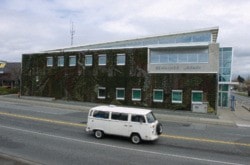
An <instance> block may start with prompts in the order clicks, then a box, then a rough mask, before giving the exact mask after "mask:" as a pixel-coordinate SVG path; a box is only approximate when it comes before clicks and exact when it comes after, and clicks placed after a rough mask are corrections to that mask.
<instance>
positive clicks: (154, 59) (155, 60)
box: [150, 55, 160, 64]
mask: <svg viewBox="0 0 250 165" xmlns="http://www.w3.org/2000/svg"><path fill="white" fill-rule="evenodd" d="M150 63H151V64H159V63H160V56H159V55H151V56H150Z"/></svg>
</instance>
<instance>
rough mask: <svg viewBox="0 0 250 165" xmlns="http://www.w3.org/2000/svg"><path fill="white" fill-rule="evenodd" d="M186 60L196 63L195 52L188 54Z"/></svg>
mask: <svg viewBox="0 0 250 165" xmlns="http://www.w3.org/2000/svg"><path fill="white" fill-rule="evenodd" d="M188 62H192V63H197V54H188Z"/></svg>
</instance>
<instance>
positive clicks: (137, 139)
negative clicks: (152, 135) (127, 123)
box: [131, 133, 141, 144]
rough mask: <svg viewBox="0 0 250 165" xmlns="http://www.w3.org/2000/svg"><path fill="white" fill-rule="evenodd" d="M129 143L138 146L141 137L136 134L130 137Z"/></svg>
mask: <svg viewBox="0 0 250 165" xmlns="http://www.w3.org/2000/svg"><path fill="white" fill-rule="evenodd" d="M131 141H132V143H134V144H139V143H140V142H141V137H140V135H138V134H137V133H134V134H132V135H131Z"/></svg>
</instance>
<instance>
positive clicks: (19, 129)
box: [0, 100, 250, 165]
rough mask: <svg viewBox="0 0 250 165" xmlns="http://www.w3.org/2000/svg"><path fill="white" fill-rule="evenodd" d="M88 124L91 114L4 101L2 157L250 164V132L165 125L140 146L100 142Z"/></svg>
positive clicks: (0, 105) (0, 106)
mask: <svg viewBox="0 0 250 165" xmlns="http://www.w3.org/2000/svg"><path fill="white" fill-rule="evenodd" d="M83 109H84V107H83ZM86 120H87V111H78V110H72V109H66V108H62V107H60V108H57V107H48V106H47V105H44V106H43V105H41V104H38V105H37V104H32V103H28V102H23V103H18V102H12V101H9V102H6V101H1V100H0V154H1V153H4V154H7V155H10V156H13V157H18V158H22V159H25V160H28V161H31V162H32V163H31V164H33V163H37V164H56V165H57V164H58V165H64V164H65V165H73V164H77V165H78V164H94V165H95V164H102V165H103V164H139V165H140V164H143V165H147V164H157V165H160V164H192V165H194V164H226V165H236V164H249V162H250V129H249V128H241V127H226V126H219V125H206V124H195V123H174V122H166V121H161V122H162V123H163V126H164V133H163V135H162V136H161V137H160V139H159V140H157V141H156V142H143V143H142V144H140V145H134V144H132V143H131V142H130V141H129V140H128V139H127V138H120V137H114V136H106V137H105V138H103V139H95V138H94V136H93V135H92V134H89V133H86V132H85V126H86V125H85V124H86ZM0 164H1V162H0Z"/></svg>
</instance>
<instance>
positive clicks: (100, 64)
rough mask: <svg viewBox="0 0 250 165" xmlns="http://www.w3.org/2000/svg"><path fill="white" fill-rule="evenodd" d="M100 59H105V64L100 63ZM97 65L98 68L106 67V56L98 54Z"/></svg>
mask: <svg viewBox="0 0 250 165" xmlns="http://www.w3.org/2000/svg"><path fill="white" fill-rule="evenodd" d="M101 57H105V63H100V62H101V61H100V59H101ZM98 65H99V66H106V65H107V55H106V54H99V55H98Z"/></svg>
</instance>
